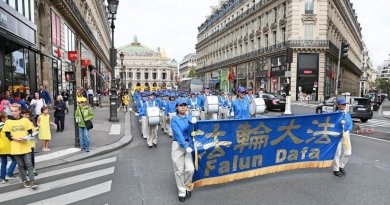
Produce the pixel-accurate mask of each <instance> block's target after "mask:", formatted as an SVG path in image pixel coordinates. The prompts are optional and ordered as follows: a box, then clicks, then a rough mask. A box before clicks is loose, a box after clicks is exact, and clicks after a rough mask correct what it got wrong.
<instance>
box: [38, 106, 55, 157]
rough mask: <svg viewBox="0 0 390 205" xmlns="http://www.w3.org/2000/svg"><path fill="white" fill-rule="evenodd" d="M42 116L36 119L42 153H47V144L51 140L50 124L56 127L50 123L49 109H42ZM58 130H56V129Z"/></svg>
mask: <svg viewBox="0 0 390 205" xmlns="http://www.w3.org/2000/svg"><path fill="white" fill-rule="evenodd" d="M41 112H42V114H41V115H40V116H39V117H38V123H37V124H38V127H39V139H40V140H42V144H43V145H42V151H44V152H47V151H50V149H49V142H50V140H51V131H50V124H51V125H53V126H56V124H55V123H53V122H51V121H50V115H49V108H48V107H43V108H42V110H41ZM57 129H58V128H57Z"/></svg>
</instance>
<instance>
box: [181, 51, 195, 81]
mask: <svg viewBox="0 0 390 205" xmlns="http://www.w3.org/2000/svg"><path fill="white" fill-rule="evenodd" d="M196 61H197V58H196V53H190V54H188V55H186V56H184V58H183V60H182V61H181V62H180V67H179V72H180V74H179V75H180V79H183V78H188V74H189V73H190V70H191V69H194V70H196Z"/></svg>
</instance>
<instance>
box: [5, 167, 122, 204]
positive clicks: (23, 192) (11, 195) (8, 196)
mask: <svg viewBox="0 0 390 205" xmlns="http://www.w3.org/2000/svg"><path fill="white" fill-rule="evenodd" d="M114 169H115V167H110V168H107V169H102V170H98V171H94V172H88V173H85V174H80V175H76V176H73V177H68V178H64V179H60V180H56V181H52V182H48V183H45V184H41V185H39V187H38V189H37V190H32V189H26V188H24V189H19V190H16V191H10V192H6V193H2V194H0V202H4V201H9V200H13V199H17V198H21V197H25V196H29V195H33V194H38V193H42V192H45V191H50V190H53V189H57V188H61V187H65V186H68V185H71V184H76V183H80V182H83V181H87V180H90V179H95V178H99V177H102V176H106V175H110V174H113V173H114Z"/></svg>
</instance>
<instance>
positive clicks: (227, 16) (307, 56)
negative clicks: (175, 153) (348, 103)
mask: <svg viewBox="0 0 390 205" xmlns="http://www.w3.org/2000/svg"><path fill="white" fill-rule="evenodd" d="M198 31H199V33H198V43H197V45H196V53H197V55H198V70H197V72H198V75H199V77H201V78H203V80H204V81H205V83H208V84H215V87H216V88H219V89H224V90H225V89H227V88H232V87H233V88H235V87H238V86H250V87H253V88H254V89H255V90H256V91H258V90H260V89H263V90H265V91H267V92H279V91H281V90H290V93H291V96H292V100H296V99H297V97H298V93H300V92H303V93H306V94H311V95H312V96H313V97H315V98H316V99H317V100H323V99H324V98H327V97H330V96H332V95H334V94H335V88H336V86H337V82H336V78H337V62H338V53H339V48H340V46H341V41H342V40H344V41H346V42H348V43H349V45H350V46H349V52H348V58H346V59H342V60H341V69H340V73H339V77H340V80H339V81H340V82H339V87H340V88H339V93H342V92H350V93H351V94H352V95H358V94H359V84H360V76H361V75H362V73H363V72H362V70H361V65H362V63H361V61H362V50H363V45H362V35H361V27H360V24H359V22H358V21H357V16H356V13H355V11H354V9H353V8H352V4H351V3H350V1H349V0H341V1H340V0H289V1H287V0H284V1H283V0H225V1H220V5H219V6H218V8H217V9H215V8H214V9H213V12H212V14H211V15H210V16H209V17H208V18H207V19H206V21H205V22H204V23H202V24H201V25H200V26H199V27H198ZM230 75H232V77H231V78H230V79H228V76H230ZM226 79H228V80H226ZM226 81H227V82H226ZM286 88H287V89H286Z"/></svg>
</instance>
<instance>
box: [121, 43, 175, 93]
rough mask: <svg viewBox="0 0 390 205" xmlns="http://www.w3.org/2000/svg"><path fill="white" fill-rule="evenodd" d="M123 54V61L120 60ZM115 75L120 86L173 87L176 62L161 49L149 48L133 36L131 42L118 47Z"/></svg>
mask: <svg viewBox="0 0 390 205" xmlns="http://www.w3.org/2000/svg"><path fill="white" fill-rule="evenodd" d="M121 54H123V62H121ZM117 60H118V61H117V67H116V68H115V76H116V78H118V79H120V81H121V82H122V83H120V84H121V85H122V86H121V87H122V88H124V87H125V88H127V89H128V88H131V87H133V86H146V87H147V86H151V87H152V86H153V87H157V86H158V87H160V88H163V87H173V86H174V84H175V78H176V74H177V67H178V65H177V62H176V61H175V60H171V59H170V58H168V57H167V55H166V54H165V52H164V51H162V49H160V48H158V49H157V50H153V49H150V48H148V47H146V46H144V45H142V44H141V43H139V42H138V39H137V37H134V40H133V42H132V43H130V44H128V45H125V46H122V47H120V48H118V56H117Z"/></svg>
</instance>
